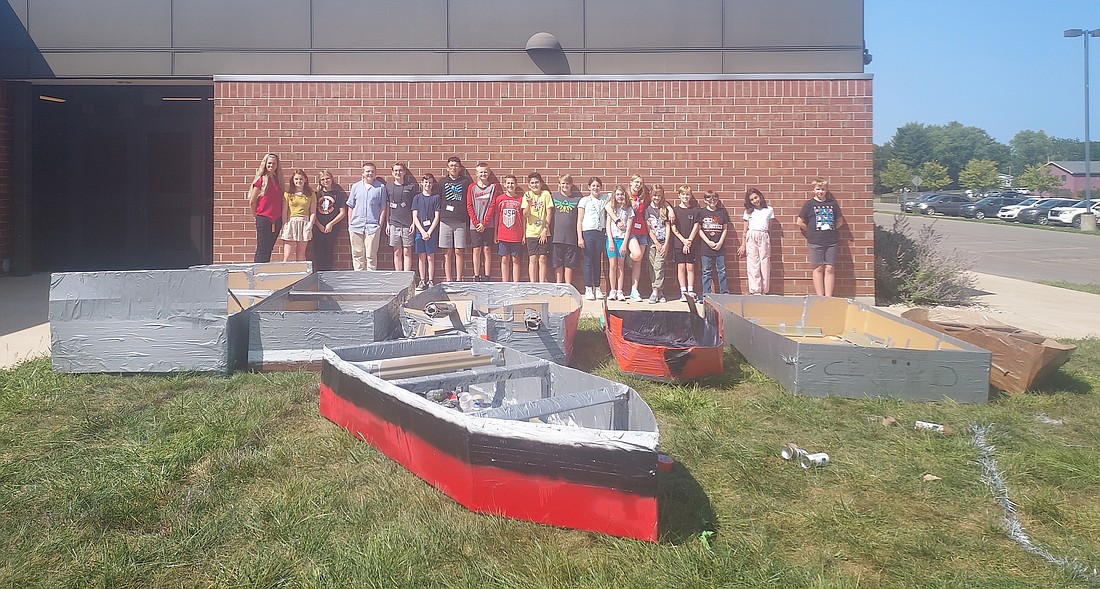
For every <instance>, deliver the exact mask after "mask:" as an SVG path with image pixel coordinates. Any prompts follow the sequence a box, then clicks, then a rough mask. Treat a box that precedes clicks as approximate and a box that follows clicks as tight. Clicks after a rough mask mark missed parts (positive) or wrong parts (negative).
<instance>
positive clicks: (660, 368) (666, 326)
mask: <svg viewBox="0 0 1100 589" xmlns="http://www.w3.org/2000/svg"><path fill="white" fill-rule="evenodd" d="M604 332H605V334H606V335H607V344H608V346H609V347H610V348H611V353H612V355H613V356H614V357H615V362H616V363H617V364H618V366H619V370H621V371H622V372H626V373H628V374H633V375H635V376H639V377H642V378H646V379H650V380H657V381H662V382H683V381H690V380H697V379H700V378H705V377H707V376H714V375H716V374H721V373H722V369H723V368H722V360H723V347H724V346H723V343H722V337H721V332H720V331H719V330H718V329H717V328H716V327H714V326H713V325H711V324H708V323H706V322H705V321H704V320H703V318H701V317H699V315H697V314H695V313H693V312H691V311H650V310H628V309H623V308H620V309H610V308H608V307H607V306H606V303H605V306H604Z"/></svg>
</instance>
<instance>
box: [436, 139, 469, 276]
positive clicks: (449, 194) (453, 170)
mask: <svg viewBox="0 0 1100 589" xmlns="http://www.w3.org/2000/svg"><path fill="white" fill-rule="evenodd" d="M471 184H473V182H472V181H471V180H470V174H469V172H467V171H466V168H465V166H463V165H462V160H461V159H459V158H458V157H457V156H451V157H450V158H447V173H446V174H445V175H444V176H443V181H442V182H441V183H440V190H439V196H440V199H441V203H440V206H442V208H441V209H440V211H439V223H440V224H439V247H440V249H442V250H443V271H444V274H445V275H446V277H447V282H451V281H456V282H462V270H463V266H464V265H465V263H466V260H465V259H464V256H463V255H462V251H463V250H465V249H466V247H467V242H468V241H469V237H470V213H469V207H468V206H467V198H468V197H469V191H470V185H471Z"/></svg>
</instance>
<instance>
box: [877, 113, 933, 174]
mask: <svg viewBox="0 0 1100 589" xmlns="http://www.w3.org/2000/svg"><path fill="white" fill-rule="evenodd" d="M887 145H888V146H889V147H890V149H891V153H890V157H891V158H893V159H897V160H899V161H901V163H903V164H905V165H907V166H909V167H910V168H914V169H915V168H916V167H917V166H919V165H921V162H926V161H928V160H930V159H932V136H931V134H930V128H929V127H928V126H926V125H923V124H921V123H909V124H907V125H903V126H901V127H898V130H897V131H894V136H893V138H891V139H890V142H889V143H887Z"/></svg>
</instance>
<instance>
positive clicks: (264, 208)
mask: <svg viewBox="0 0 1100 589" xmlns="http://www.w3.org/2000/svg"><path fill="white" fill-rule="evenodd" d="M282 177H283V170H282V168H281V167H280V165H279V156H277V155H275V154H273V153H268V154H264V157H263V159H261V160H260V167H259V168H257V169H256V179H255V180H253V181H252V187H251V188H249V189H248V206H249V208H250V209H252V214H253V215H255V216H256V255H255V258H254V259H253V261H255V262H270V261H271V250H272V249H273V248H274V247H275V240H277V239H278V238H279V230H280V229H282V225H283V181H282Z"/></svg>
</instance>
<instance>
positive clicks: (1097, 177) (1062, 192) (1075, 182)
mask: <svg viewBox="0 0 1100 589" xmlns="http://www.w3.org/2000/svg"><path fill="white" fill-rule="evenodd" d="M1047 169H1048V170H1050V173H1051V174H1053V175H1054V177H1055V178H1057V179H1059V180H1061V181H1062V187H1061V188H1055V189H1054V190H1052V191H1051V193H1052V194H1055V195H1057V196H1066V197H1077V196H1078V195H1079V194H1080V193H1081V192H1084V190H1085V162H1084V160H1082V161H1079V162H1049V163H1047ZM1089 180H1090V182H1089V184H1090V186H1091V190H1090V192H1091V193H1092V197H1093V198H1097V197H1098V196H1100V161H1096V160H1093V161H1092V162H1091V163H1090V164H1089Z"/></svg>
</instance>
